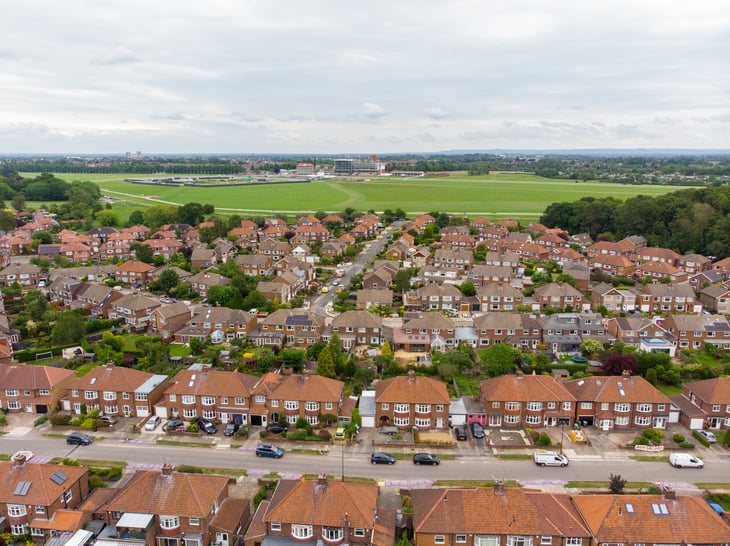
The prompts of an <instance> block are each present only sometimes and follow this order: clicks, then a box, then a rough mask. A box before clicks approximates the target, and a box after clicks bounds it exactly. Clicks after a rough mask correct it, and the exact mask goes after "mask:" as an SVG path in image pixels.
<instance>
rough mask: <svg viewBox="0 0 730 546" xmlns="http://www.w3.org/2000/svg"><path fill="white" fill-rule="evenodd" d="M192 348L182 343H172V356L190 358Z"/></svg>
mask: <svg viewBox="0 0 730 546" xmlns="http://www.w3.org/2000/svg"><path fill="white" fill-rule="evenodd" d="M189 354H190V347H186V346H185V345H181V344H180V343H170V356H188V355H189Z"/></svg>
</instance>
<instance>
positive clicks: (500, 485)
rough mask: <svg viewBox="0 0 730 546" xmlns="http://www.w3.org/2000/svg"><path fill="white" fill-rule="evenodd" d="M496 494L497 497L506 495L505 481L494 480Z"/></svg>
mask: <svg viewBox="0 0 730 546" xmlns="http://www.w3.org/2000/svg"><path fill="white" fill-rule="evenodd" d="M494 494H495V495H504V481H503V480H494Z"/></svg>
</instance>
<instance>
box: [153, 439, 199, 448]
mask: <svg viewBox="0 0 730 546" xmlns="http://www.w3.org/2000/svg"><path fill="white" fill-rule="evenodd" d="M155 443H157V444H159V445H161V446H176V447H213V444H204V443H203V442H179V441H177V440H157V442H155Z"/></svg>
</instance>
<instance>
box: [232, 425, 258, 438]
mask: <svg viewBox="0 0 730 546" xmlns="http://www.w3.org/2000/svg"><path fill="white" fill-rule="evenodd" d="M262 432H264V431H262ZM248 433H249V428H248V427H247V426H242V427H241V428H239V429H238V432H237V433H236V434H238V436H241V437H245V438H248Z"/></svg>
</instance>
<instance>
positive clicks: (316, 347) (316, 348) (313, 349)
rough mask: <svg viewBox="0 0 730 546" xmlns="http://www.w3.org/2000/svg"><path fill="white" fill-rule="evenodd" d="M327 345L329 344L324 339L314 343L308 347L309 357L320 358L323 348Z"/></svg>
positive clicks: (311, 358)
mask: <svg viewBox="0 0 730 546" xmlns="http://www.w3.org/2000/svg"><path fill="white" fill-rule="evenodd" d="M326 346H327V344H326V343H325V342H324V341H317V342H316V343H312V344H311V345H310V346H309V347H307V358H308V359H310V360H316V359H318V358H319V353H321V352H322V349H324V348H325V347H326Z"/></svg>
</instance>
